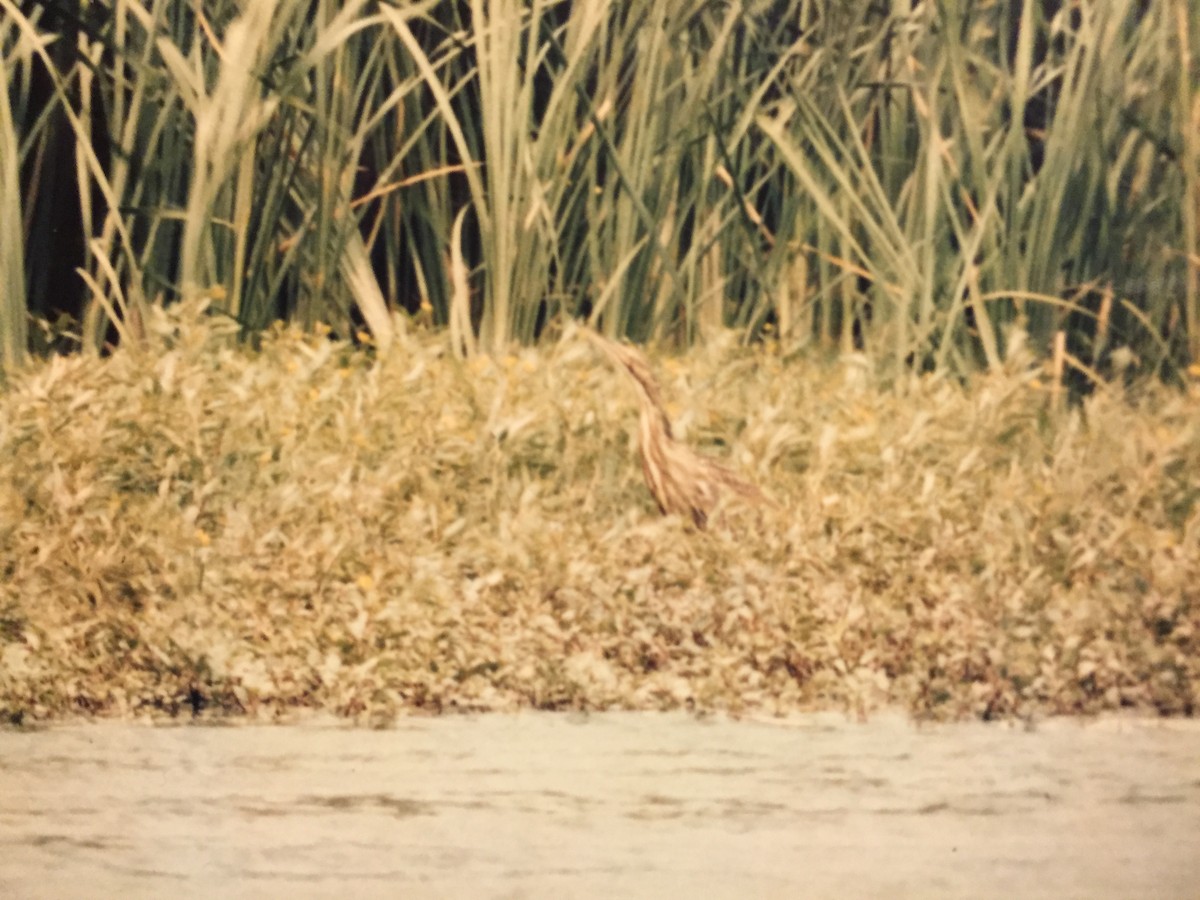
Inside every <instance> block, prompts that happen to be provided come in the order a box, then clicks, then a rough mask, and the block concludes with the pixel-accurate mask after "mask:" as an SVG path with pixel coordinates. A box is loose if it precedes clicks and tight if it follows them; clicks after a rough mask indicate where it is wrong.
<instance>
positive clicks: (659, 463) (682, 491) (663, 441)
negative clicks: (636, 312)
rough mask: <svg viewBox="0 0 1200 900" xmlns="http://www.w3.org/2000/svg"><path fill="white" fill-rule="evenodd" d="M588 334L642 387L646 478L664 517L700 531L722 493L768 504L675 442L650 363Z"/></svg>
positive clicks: (717, 466)
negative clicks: (677, 518) (688, 520)
mask: <svg viewBox="0 0 1200 900" xmlns="http://www.w3.org/2000/svg"><path fill="white" fill-rule="evenodd" d="M584 333H585V334H587V335H588V336H589V338H591V340H592V342H593V343H594V344H596V345H597V346H598V347H600V348H601V349H602V350H603V351H604V352H605V354H607V356H608V357H609V358H610V359H611V360H613V362H615V363H616V364H617V366H618V367H619V368H620V369H622V370H623V371H624V372H626V373H627V374H628V375H629V376H630V378H631V379H632V381H633V384H634V386H635V387H636V388H637V395H638V406H639V408H640V415H639V419H638V447H639V449H640V450H641V456H642V474H643V475H644V476H645V478H646V486H647V487H648V488H650V493H651V494H653V495H654V500H655V502H656V503H657V504H658V508H659V510H660V511H661V512H662V513H663V514H664V515H667V514H669V513H677V514H679V515H682V516H688V517H690V518H691V520H692V521H693V522H694V523H695V524H696V527H697V528H704V527H705V526H706V525H707V524H708V517H709V515H710V514H711V513H712V510H713V508H714V507H715V506H716V505H717V501H718V500H719V499H720V498H721V496H722V494H725V493H727V494H730V495H733V496H737V497H740V498H742V499H743V500H747V501H750V502H755V503H757V502H761V501H762V500H763V499H764V497H763V494H762V492H761V491H759V489H758V488H756V487H755V486H754V485H752V484H750V483H749V482H747V481H745V480H743V479H742V478H739V477H738V476H737V475H735V474H734V473H733V472H731V471H730V470H729V469H727V468H725V467H724V466H723V465H721V464H720V463H718V462H717V461H716V460H714V459H709V458H707V457H704V456H700V455H698V454H696V453H695V452H693V451H692V450H691V449H690V448H688V447H687V446H685V445H683V444H681V443H679V442H678V441H676V440H675V436H674V434H673V433H672V431H671V420H670V419H669V418H667V413H666V410H665V408H664V406H663V401H662V393H661V391H660V390H659V388H658V382H657V381H655V380H654V374H653V372H652V371H651V369H650V363H649V361H648V360H647V359H646V357H645V356H643V355H642V353H641V352H640V351H639V350H637V349H635V348H634V347H632V346H630V345H628V344H617V343H614V342H613V341H610V340H608V339H607V338H605V337H602V336H601V335H599V334H597V333H596V332H594V331H592V330H590V329H584Z"/></svg>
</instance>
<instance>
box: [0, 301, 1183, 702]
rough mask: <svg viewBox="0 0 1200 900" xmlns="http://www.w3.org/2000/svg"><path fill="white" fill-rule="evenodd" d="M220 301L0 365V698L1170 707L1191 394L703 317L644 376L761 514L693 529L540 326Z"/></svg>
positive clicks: (630, 428) (605, 377)
mask: <svg viewBox="0 0 1200 900" xmlns="http://www.w3.org/2000/svg"><path fill="white" fill-rule="evenodd" d="M224 322H225V320H224V319H223V318H221V317H219V316H211V315H207V314H203V313H200V312H199V311H198V308H197V307H196V306H194V305H193V306H185V307H183V308H179V307H177V308H176V312H174V313H170V314H163V313H161V312H159V311H157V310H153V311H152V315H151V316H150V317H149V319H148V321H147V324H146V329H145V330H146V338H145V340H143V341H140V342H137V343H130V344H129V345H127V346H124V347H122V348H121V349H118V350H117V351H116V352H115V353H113V354H112V355H111V356H109V357H106V358H99V357H94V356H72V357H54V358H51V359H48V360H46V361H42V362H38V363H36V364H33V365H30V366H28V367H26V368H24V369H22V370H19V371H15V372H13V373H12V374H11V375H10V378H9V380H8V382H7V384H6V385H4V386H3V388H2V389H0V715H2V717H3V719H4V720H5V721H8V722H12V723H22V722H24V723H32V722H37V721H41V720H46V719H55V718H62V717H69V716H81V715H82V716H122V717H144V716H153V717H158V716H164V717H174V716H193V715H196V716H200V717H202V718H205V719H209V718H219V717H224V716H249V717H253V718H260V719H275V718H279V717H287V716H290V715H293V714H295V713H297V712H299V711H303V710H325V711H329V712H333V713H335V714H337V715H339V716H343V717H346V718H348V719H351V720H354V721H358V722H361V723H372V724H385V723H387V722H390V721H392V720H394V719H395V718H396V717H397V716H402V715H407V714H412V713H433V712H449V711H468V710H514V709H520V708H537V709H556V710H557V709H571V710H604V709H655V710H657V709H675V708H686V709H694V710H696V711H701V712H703V711H726V712H730V713H734V714H738V713H755V714H764V713H765V714H787V713H792V712H797V711H805V710H816V709H839V710H846V711H848V712H850V713H852V714H854V713H858V714H866V713H869V712H870V711H871V710H873V709H876V708H879V707H884V706H889V707H895V706H900V707H903V708H907V709H909V710H911V711H912V712H913V713H914V714H915V715H917V716H919V717H933V718H959V717H983V718H992V717H1018V716H1032V715H1038V714H1043V713H1047V714H1057V713H1094V712H1098V711H1101V710H1112V709H1118V708H1123V707H1130V708H1134V709H1137V710H1140V711H1152V712H1158V713H1162V714H1171V715H1177V714H1179V715H1191V714H1194V713H1195V711H1196V708H1197V699H1198V697H1200V386H1198V385H1197V384H1195V383H1193V384H1192V385H1191V386H1190V389H1188V390H1183V391H1179V390H1166V389H1160V388H1158V387H1154V386H1149V387H1144V388H1140V389H1138V390H1136V391H1134V390H1125V389H1120V388H1111V389H1108V390H1101V391H1098V392H1097V393H1096V394H1095V395H1094V396H1092V397H1091V398H1090V399H1088V400H1087V401H1086V402H1084V403H1083V404H1082V405H1081V406H1078V407H1071V408H1063V407H1060V406H1058V405H1057V403H1056V401H1055V400H1054V399H1053V394H1052V392H1051V391H1050V390H1049V388H1050V384H1049V383H1048V381H1047V376H1046V373H1045V372H1044V371H1043V370H1042V369H1041V368H1040V367H1039V366H1037V365H1036V364H1035V363H1034V362H1033V361H1032V359H1031V358H1029V357H1025V356H1023V355H1022V353H1021V352H1020V351H1019V345H1020V341H1019V340H1012V341H1010V343H1011V344H1012V345H1014V346H1016V347H1018V350H1017V351H1015V352H1014V353H1013V354H1012V355H1011V356H1010V357H1009V359H1008V360H1007V361H1006V362H1005V364H1004V366H1003V367H1002V368H999V369H997V370H995V371H993V372H991V373H989V374H987V375H980V376H977V377H973V378H970V379H967V380H965V381H963V380H953V379H949V378H946V377H943V376H940V375H925V376H919V377H918V376H912V377H908V378H906V379H904V380H902V381H895V380H892V381H888V382H885V381H884V380H883V379H882V378H881V377H880V376H879V375H878V374H877V373H876V371H875V369H874V367H873V366H872V365H871V363H870V362H869V360H867V358H865V357H862V356H855V355H850V356H842V357H833V356H830V357H818V356H814V355H813V354H811V353H805V354H802V353H789V352H785V351H784V350H782V349H781V348H780V346H779V345H777V344H775V343H771V342H768V343H765V344H761V345H756V346H754V347H751V348H746V347H745V346H744V345H743V343H742V342H741V341H740V340H735V339H734V337H733V336H732V334H730V333H724V334H718V335H717V336H716V337H715V338H714V339H713V340H711V341H710V342H708V343H707V344H706V345H705V346H703V347H700V348H696V349H694V350H692V351H690V352H688V353H687V354H686V355H682V356H668V355H664V354H661V353H657V354H653V360H654V366H655V368H656V370H657V372H658V375H659V377H660V380H661V381H662V382H663V388H664V393H665V394H666V396H667V398H668V400H669V401H670V402H671V404H672V407H671V411H672V415H673V417H674V419H675V422H676V425H677V430H678V431H679V433H680V434H681V435H682V436H683V437H684V438H685V439H686V440H687V442H688V443H689V444H691V445H693V446H695V447H697V448H698V449H699V450H701V451H702V452H706V453H709V454H711V455H713V456H715V457H718V458H720V459H722V460H723V461H724V462H725V463H726V464H728V465H729V466H731V467H732V468H734V469H736V470H737V471H739V472H740V473H741V474H743V475H744V476H746V477H747V478H749V479H750V480H753V481H755V482H756V483H758V484H759V485H761V486H762V488H763V490H764V491H766V492H767V493H768V494H769V495H770V496H771V497H772V498H773V499H774V500H775V501H776V504H777V505H775V504H769V505H764V506H763V507H762V508H759V509H756V510H754V511H753V512H752V513H746V514H744V515H739V514H735V513H733V512H732V511H731V514H730V515H728V516H724V517H722V518H721V521H720V523H719V524H717V525H716V526H714V527H711V528H710V529H708V530H707V531H697V530H696V529H695V528H693V527H692V526H691V524H690V523H689V522H687V521H685V520H683V519H680V518H678V517H662V516H660V515H659V514H658V512H657V510H656V509H655V507H654V505H653V502H652V500H651V498H650V496H649V494H648V493H647V491H646V488H645V486H644V485H643V483H642V480H641V473H640V471H639V467H638V464H637V460H636V456H635V445H634V441H635V437H636V416H637V406H636V398H635V397H634V395H633V393H632V391H631V390H630V389H629V386H628V385H627V384H626V383H624V382H623V381H622V380H621V378H620V376H619V374H618V373H616V372H614V371H613V370H612V368H610V367H609V366H608V365H606V364H605V362H604V361H603V359H602V358H601V357H599V356H598V354H597V353H596V351H595V349H594V348H593V347H592V346H591V345H590V344H589V343H588V342H586V341H583V340H580V339H578V338H572V337H571V336H570V334H569V333H568V336H567V337H566V338H564V339H563V340H562V341H560V342H558V343H554V344H548V345H547V346H545V347H544V348H543V349H541V350H534V349H523V350H515V351H514V352H513V353H511V354H510V355H499V356H485V355H480V356H476V357H473V358H471V359H469V360H465V361H464V360H463V359H461V358H460V357H459V356H458V355H457V354H456V353H454V352H451V349H450V347H451V345H450V342H449V340H448V338H447V336H446V335H445V334H444V333H429V332H412V331H409V330H406V329H403V328H400V329H397V336H396V338H395V340H394V341H393V343H392V345H391V347H390V349H389V350H388V351H386V352H383V351H376V349H375V348H373V347H372V346H370V345H369V344H365V345H362V344H360V345H354V344H351V343H347V342H344V341H339V340H334V339H332V338H331V337H328V336H321V335H305V334H303V333H301V332H300V331H299V330H297V329H295V328H293V327H288V326H278V327H276V328H274V329H271V330H269V331H268V332H267V333H266V334H265V335H264V336H263V339H262V341H261V345H260V346H259V347H258V349H256V350H252V349H249V348H247V347H245V346H242V345H239V344H238V343H237V342H235V341H232V340H231V339H230V334H229V332H230V328H229V327H226V326H225V325H224V324H223V323H224ZM234 327H236V326H234Z"/></svg>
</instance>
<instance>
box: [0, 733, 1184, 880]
mask: <svg viewBox="0 0 1200 900" xmlns="http://www.w3.org/2000/svg"><path fill="white" fill-rule="evenodd" d="M106 896H121V897H192V896H195V897H199V896H206V897H207V896H212V897H217V896H219V897H329V896H344V897H347V898H348V897H554V898H560V897H605V898H607V897H670V896H679V897H697V898H700V897H704V898H708V897H718V898H719V897H729V898H735V897H736V898H748V897H781V898H785V897H786V898H793V897H888V898H891V897H958V896H962V897H967V896H969V897H1035V896H1036V897H1131V898H1132V897H1138V898H1140V897H1180V898H1195V897H1200V723H1197V722H1179V721H1173V722H1160V721H1148V720H1122V719H1107V720H1101V721H1091V722H1083V723H1081V722H1078V721H1073V720H1072V721H1067V720H1062V721H1051V722H1047V723H1043V724H1040V725H1038V726H1037V727H1035V728H1032V729H1027V728H1025V727H1024V726H1013V725H983V724H962V725H946V726H922V727H916V726H914V725H912V724H910V723H909V722H907V721H906V720H905V719H903V718H901V717H898V716H891V715H887V716H880V717H876V718H873V719H872V720H871V721H869V722H867V723H865V724H862V723H856V722H847V721H845V720H843V719H842V718H840V717H831V716H814V717H809V718H798V719H794V720H790V721H787V722H785V723H778V722H772V723H764V722H747V721H742V722H733V721H729V720H726V719H709V720H696V719H693V718H688V717H684V716H677V715H650V714H635V713H628V714H625V713H621V714H604V715H597V716H591V717H586V718H585V717H574V716H564V715H553V714H525V715H515V716H500V715H490V716H481V717H478V718H440V719H415V720H406V721H403V722H401V724H399V725H398V726H397V727H396V728H394V729H391V730H387V731H367V730H354V729H349V728H346V727H344V726H341V725H338V724H333V723H309V724H303V725H290V726H246V727H219V728H218V727H194V726H181V727H152V726H147V725H131V724H113V723H101V724H92V725H71V726H62V727H55V728H52V729H49V730H46V731H40V732H3V733H0V897H5V898H8V897H106Z"/></svg>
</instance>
